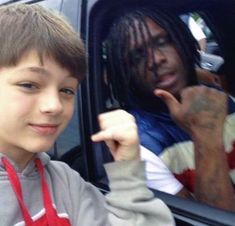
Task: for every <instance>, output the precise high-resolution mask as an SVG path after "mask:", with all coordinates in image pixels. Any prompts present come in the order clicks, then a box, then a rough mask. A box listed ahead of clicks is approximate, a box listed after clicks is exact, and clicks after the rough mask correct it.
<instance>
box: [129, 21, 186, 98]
mask: <svg viewBox="0 0 235 226" xmlns="http://www.w3.org/2000/svg"><path fill="white" fill-rule="evenodd" d="M145 21H146V24H147V26H148V29H149V34H150V35H149V34H148V32H147V30H146V29H145V28H144V29H143V32H142V34H141V32H140V30H139V29H138V25H137V22H136V26H137V27H136V28H137V37H136V40H135V38H134V32H132V31H131V30H130V34H131V45H130V46H131V48H130V50H129V52H128V59H129V61H130V64H131V67H133V68H135V70H138V71H139V73H138V74H139V76H138V77H137V76H135V83H136V84H135V86H136V88H138V90H139V91H140V92H145V93H147V94H150V95H153V91H154V90H155V89H158V88H159V89H164V90H166V91H169V92H170V93H172V94H173V95H175V96H178V95H179V93H180V91H181V89H182V88H183V87H185V86H186V84H187V81H186V70H185V68H184V65H183V63H182V60H181V58H180V56H179V54H178V53H177V51H176V49H175V46H174V43H172V40H171V38H170V37H169V35H168V34H167V32H166V31H165V30H164V29H162V28H161V27H160V26H159V25H158V24H156V23H155V22H154V21H153V20H151V19H150V18H146V20H145ZM143 37H144V38H145V40H146V41H145V44H144V42H143ZM136 41H137V42H136ZM135 43H137V44H135ZM145 45H147V48H146V47H145ZM145 68H146V70H145Z"/></svg>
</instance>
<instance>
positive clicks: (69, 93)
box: [60, 88, 75, 96]
mask: <svg viewBox="0 0 235 226" xmlns="http://www.w3.org/2000/svg"><path fill="white" fill-rule="evenodd" d="M60 91H61V92H63V93H65V94H67V95H72V96H73V95H75V91H74V90H73V89H69V88H62V89H61V90H60Z"/></svg>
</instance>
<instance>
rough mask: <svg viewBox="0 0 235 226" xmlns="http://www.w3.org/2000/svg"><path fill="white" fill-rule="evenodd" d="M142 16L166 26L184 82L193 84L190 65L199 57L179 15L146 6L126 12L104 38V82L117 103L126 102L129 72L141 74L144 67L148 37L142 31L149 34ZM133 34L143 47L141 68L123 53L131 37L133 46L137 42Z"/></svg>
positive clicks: (197, 62)
mask: <svg viewBox="0 0 235 226" xmlns="http://www.w3.org/2000/svg"><path fill="white" fill-rule="evenodd" d="M146 17H149V18H150V19H152V20H153V21H154V22H156V23H157V24H159V26H161V27H162V28H163V29H164V30H166V32H167V33H168V34H169V36H170V38H171V40H172V43H174V46H175V48H176V50H177V52H178V54H179V55H180V57H181V59H182V62H183V64H184V67H185V68H186V71H187V75H188V78H187V79H188V85H195V84H197V78H196V72H195V69H194V67H195V65H199V61H200V58H199V53H198V51H197V49H198V43H197V42H196V40H195V39H194V38H193V36H192V34H191V32H190V31H189V29H188V28H187V27H186V25H185V24H184V23H183V22H182V21H181V19H180V18H178V16H175V15H170V14H168V13H162V12H158V11H156V10H154V11H153V10H150V9H146V8H143V9H138V10H134V11H131V12H127V13H125V14H123V15H121V16H120V17H118V18H117V20H116V21H115V22H114V23H113V24H112V26H111V28H110V31H109V34H108V36H107V38H106V41H105V48H106V54H107V74H108V76H107V77H108V78H107V79H108V85H109V87H110V86H111V87H112V91H113V95H114V98H115V99H117V100H118V101H119V103H120V106H121V107H126V106H128V105H129V103H128V92H129V90H131V89H133V88H134V87H132V83H131V81H133V76H139V74H140V73H144V74H145V72H146V70H147V60H148V48H149V46H148V43H147V41H148V38H149V37H146V35H144V32H146V33H147V35H148V36H150V35H151V34H150V32H149V29H148V26H147V24H146ZM137 34H140V37H141V39H142V40H141V43H143V47H144V51H143V53H141V57H142V58H143V60H144V69H143V70H144V71H140V70H139V69H138V65H134V64H133V62H132V59H131V56H129V55H128V54H127V53H128V51H129V50H130V47H131V46H130V45H131V37H132V39H133V40H134V43H135V44H134V48H135V47H136V46H137V45H138V42H137ZM150 54H151V55H150V57H154V56H153V55H154V53H153V50H152V51H151V52H150ZM153 60H154V59H153ZM155 71H156V70H155ZM155 73H156V72H155Z"/></svg>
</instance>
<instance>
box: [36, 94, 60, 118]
mask: <svg viewBox="0 0 235 226" xmlns="http://www.w3.org/2000/svg"><path fill="white" fill-rule="evenodd" d="M40 111H41V112H42V113H47V114H51V115H57V114H60V113H61V112H62V111H63V103H62V100H61V99H60V95H59V92H47V93H46V94H45V95H44V96H43V98H42V100H41V103H40Z"/></svg>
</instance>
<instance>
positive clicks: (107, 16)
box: [86, 1, 235, 225]
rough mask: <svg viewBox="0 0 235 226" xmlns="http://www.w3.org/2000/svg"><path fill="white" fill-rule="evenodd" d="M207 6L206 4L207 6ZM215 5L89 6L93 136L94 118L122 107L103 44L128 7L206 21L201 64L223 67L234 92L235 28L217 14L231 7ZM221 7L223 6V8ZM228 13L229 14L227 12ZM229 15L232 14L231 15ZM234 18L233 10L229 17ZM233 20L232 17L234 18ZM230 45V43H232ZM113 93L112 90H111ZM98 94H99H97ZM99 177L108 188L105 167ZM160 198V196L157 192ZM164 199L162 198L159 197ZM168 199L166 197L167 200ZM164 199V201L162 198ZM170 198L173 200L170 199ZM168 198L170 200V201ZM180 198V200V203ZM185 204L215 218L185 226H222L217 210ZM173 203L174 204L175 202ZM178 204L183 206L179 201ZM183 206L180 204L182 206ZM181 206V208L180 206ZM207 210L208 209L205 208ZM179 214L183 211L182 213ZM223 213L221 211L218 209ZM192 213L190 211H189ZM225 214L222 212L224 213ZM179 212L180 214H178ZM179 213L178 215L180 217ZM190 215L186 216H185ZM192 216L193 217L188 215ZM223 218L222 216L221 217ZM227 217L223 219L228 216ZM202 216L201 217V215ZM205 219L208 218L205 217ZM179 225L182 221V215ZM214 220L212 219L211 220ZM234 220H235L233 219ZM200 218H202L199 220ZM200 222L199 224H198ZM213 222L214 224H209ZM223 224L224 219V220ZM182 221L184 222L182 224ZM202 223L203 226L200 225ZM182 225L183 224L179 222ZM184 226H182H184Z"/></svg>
mask: <svg viewBox="0 0 235 226" xmlns="http://www.w3.org/2000/svg"><path fill="white" fill-rule="evenodd" d="M204 3H205V4H204ZM216 3H217V5H216V4H212V2H211V1H204V2H203V4H202V2H200V1H191V2H190V3H189V2H188V3H187V2H186V1H174V3H172V2H171V1H145V3H143V2H141V1H128V2H126V1H125V3H124V2H122V1H120V2H115V3H114V2H112V3H110V2H107V1H92V3H90V4H89V3H88V8H87V17H86V18H87V25H88V27H87V29H88V30H87V31H86V41H87V42H86V46H87V49H88V53H89V77H88V79H87V86H86V88H88V87H89V88H88V89H89V90H92V92H93V93H95V95H94V96H89V100H90V103H91V105H90V106H92V107H91V110H92V109H93V111H92V112H93V113H94V112H95V114H91V115H90V116H89V120H91V121H92V127H91V128H90V129H91V131H90V132H91V133H93V132H95V131H97V130H98V125H97V122H96V118H95V115H97V114H99V113H100V112H104V111H107V110H111V109H113V108H118V107H119V105H118V103H117V102H115V99H114V100H112V101H110V99H109V97H110V93H107V92H108V91H107V90H106V82H105V80H106V79H105V77H106V75H105V74H106V73H107V72H106V49H105V46H104V44H103V40H104V39H105V37H106V35H107V33H108V30H109V27H110V26H111V24H112V22H113V20H115V17H116V16H118V14H119V13H120V11H122V10H124V8H127V7H133V5H134V7H138V5H139V6H143V4H144V5H145V6H149V7H151V8H153V7H156V8H158V10H159V8H161V7H162V8H164V9H166V8H167V10H169V11H172V13H175V14H177V15H182V14H187V13H191V14H194V17H195V19H200V20H203V22H199V21H198V22H197V23H198V24H199V25H200V23H205V25H203V26H204V27H203V29H204V32H205V33H206V34H205V36H206V39H207V46H206V49H205V51H204V52H203V53H202V54H201V59H202V60H203V61H202V62H201V67H202V68H204V69H205V70H207V71H209V72H213V73H217V72H218V73H221V67H222V68H223V71H222V72H223V74H226V77H225V79H226V81H227V82H228V81H230V82H231V83H229V87H226V89H227V90H226V91H228V92H229V93H230V94H231V95H232V93H233V92H234V84H235V83H234V77H233V76H232V75H231V73H232V72H233V68H232V67H231V65H232V62H231V61H234V60H232V58H230V56H231V55H232V51H234V46H233V45H234V42H233V41H232V37H234V26H232V24H231V21H230V19H228V20H227V19H225V18H223V19H222V18H221V17H219V16H218V15H221V13H224V12H225V8H226V10H227V7H228V8H229V7H231V5H232V3H231V2H230V3H231V5H229V4H228V5H227V4H225V5H223V4H222V3H221V2H219V1H217V2H216ZM220 4H221V5H220ZM226 12H227V11H226ZM228 14H229V13H228ZM229 15H230V16H231V17H232V11H231V12H230V14H229ZM231 17H230V18H231ZM229 43H230V44H229ZM233 59H234V58H233ZM109 91H110V90H109ZM96 94H97V95H96ZM92 148H93V152H91V155H92V153H93V158H94V159H95V161H97V162H99V161H102V162H103V163H105V162H107V161H112V158H111V156H110V155H109V153H108V152H107V151H105V149H106V147H105V146H104V145H103V144H95V145H93V146H92ZM95 171H96V176H95V177H94V178H96V179H95V181H94V182H95V183H96V184H97V185H99V186H100V187H105V186H106V179H105V178H106V177H105V174H104V171H103V166H102V165H97V167H96V170H95ZM156 194H157V195H160V194H159V193H158V192H156ZM160 196H161V195H160ZM166 196H167V198H166ZM166 196H164V197H165V198H166V199H168V197H169V196H168V195H166ZM174 198H176V199H178V197H172V200H176V199H174ZM163 199H164V198H163ZM169 199H171V198H169ZM169 199H168V201H169ZM179 200H180V199H178V201H179ZM184 201H185V202H186V203H187V204H186V203H184V204H183V205H185V206H188V205H189V206H188V209H191V208H196V209H197V208H199V209H201V210H203V212H204V213H205V212H206V210H205V209H207V210H208V211H209V212H210V213H211V214H212V215H211V216H210V214H209V212H207V214H206V216H208V218H210V220H209V221H207V220H208V219H207V220H205V219H202V218H203V217H202V215H203V214H201V219H196V218H197V217H196V218H195V219H196V221H195V222H192V221H191V222H190V218H191V217H192V216H190V217H189V221H188V224H184V225H223V223H222V222H216V221H217V220H218V219H214V220H215V221H214V222H212V221H211V220H212V218H213V217H212V216H213V215H215V214H218V212H217V213H216V211H215V212H213V210H214V208H209V209H208V206H206V205H204V204H199V203H197V207H196V206H194V205H193V206H190V204H189V203H191V202H190V201H188V200H184ZM173 202H174V201H173ZM176 203H178V204H179V203H180V201H179V202H177V201H176ZM179 205H180V204H179ZM178 207H179V206H178ZM178 207H176V208H175V207H173V208H172V210H173V212H174V213H176V212H177V210H176V209H177V208H178ZM204 208H205V209H204ZM179 211H180V210H179ZM218 211H220V210H218ZM189 212H190V211H189ZM222 212H223V213H225V212H226V211H221V212H220V213H221V214H222ZM178 213H179V212H178ZM178 213H177V215H178ZM226 213H227V214H228V215H229V216H228V215H226V214H225V215H226V217H225V218H226V219H228V221H227V222H224V225H230V224H231V225H232V223H231V222H232V221H231V219H232V218H233V217H234V214H231V213H228V212H226ZM186 215H187V214H186ZM186 215H185V216H186ZM189 215H190V214H189ZM222 215H223V214H222ZM225 215H224V216H225ZM198 216H200V214H198ZM206 216H205V217H206ZM177 217H179V222H180V216H177ZM211 217H212V218H211ZM230 217H232V218H230ZM199 218H200V217H199ZM206 218H207V217H206ZM184 220H185V219H182V222H184ZM197 221H198V222H197ZM210 221H211V222H210ZM222 221H223V220H222ZM182 222H181V223H182ZM196 222H197V223H196ZM199 222H200V223H201V224H200V223H199ZM179 225H181V224H180V223H179ZM182 225H183V224H182Z"/></svg>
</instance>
